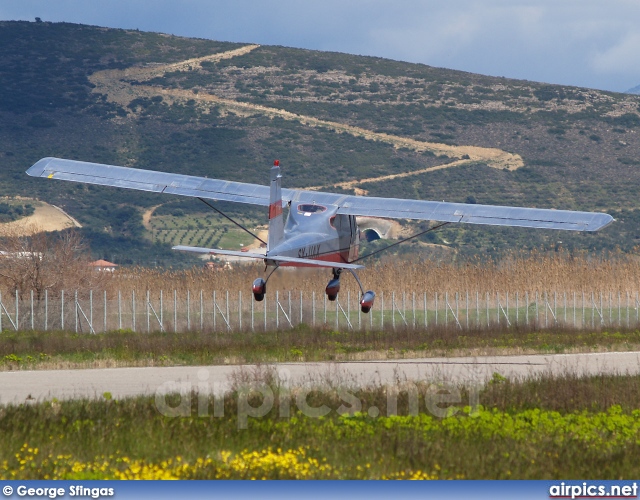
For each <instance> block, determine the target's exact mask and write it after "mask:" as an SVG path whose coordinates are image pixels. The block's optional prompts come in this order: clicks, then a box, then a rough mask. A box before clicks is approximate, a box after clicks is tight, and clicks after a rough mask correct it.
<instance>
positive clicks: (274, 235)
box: [267, 160, 284, 251]
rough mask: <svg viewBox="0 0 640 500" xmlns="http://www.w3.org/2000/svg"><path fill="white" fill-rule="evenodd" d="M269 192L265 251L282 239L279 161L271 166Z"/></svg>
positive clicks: (282, 221)
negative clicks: (267, 235) (267, 230)
mask: <svg viewBox="0 0 640 500" xmlns="http://www.w3.org/2000/svg"><path fill="white" fill-rule="evenodd" d="M270 179H271V192H270V197H269V238H268V239H267V251H269V250H271V249H272V248H274V247H275V246H277V245H278V244H279V243H280V242H281V241H282V240H283V239H284V220H283V218H282V190H281V187H280V181H281V179H282V176H281V175H280V161H278V160H276V161H274V162H273V167H271V176H270Z"/></svg>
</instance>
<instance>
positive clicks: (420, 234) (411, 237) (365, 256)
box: [350, 222, 451, 288]
mask: <svg viewBox="0 0 640 500" xmlns="http://www.w3.org/2000/svg"><path fill="white" fill-rule="evenodd" d="M447 224H451V222H443V223H442V224H438V225H437V226H433V227H430V228H429V229H426V230H425V231H422V232H421V233H418V234H414V235H413V236H409V237H408V238H405V239H404V240H400V241H396V242H395V243H392V244H391V245H387V246H386V247H384V248H380V249H378V250H375V251H374V252H371V253H368V254H366V255H363V256H362V257H358V258H357V259H355V260H352V261H351V262H350V264H353V263H354V262H358V261H359V260H362V259H366V258H367V257H371V256H372V255H375V254H377V253H380V252H384V251H385V250H389V249H390V248H391V247H395V246H396V245H399V244H400V243H404V242H405V241H409V240H412V239H414V238H417V237H418V236H422V235H423V234H426V233H428V232H429V231H435V230H436V229H440V228H441V227H442V226H446V225H447ZM360 288H362V285H360Z"/></svg>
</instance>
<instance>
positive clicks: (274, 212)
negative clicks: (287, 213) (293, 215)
mask: <svg viewBox="0 0 640 500" xmlns="http://www.w3.org/2000/svg"><path fill="white" fill-rule="evenodd" d="M279 215H282V200H278V201H276V202H275V203H272V204H271V205H269V219H270V220H271V219H275V218H276V217H278V216H279Z"/></svg>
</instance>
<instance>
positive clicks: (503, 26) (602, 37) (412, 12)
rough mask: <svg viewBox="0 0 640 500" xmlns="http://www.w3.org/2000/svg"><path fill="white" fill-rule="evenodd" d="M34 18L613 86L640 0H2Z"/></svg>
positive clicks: (638, 49) (636, 43)
mask: <svg viewBox="0 0 640 500" xmlns="http://www.w3.org/2000/svg"><path fill="white" fill-rule="evenodd" d="M36 17H40V18H41V19H42V20H43V21H53V22H59V21H65V22H72V23H81V24H91V25H97V26H106V27H111V28H133V29H140V30H143V31H157V32H162V33H169V34H174V35H180V36H186V37H198V38H209V39H214V40H221V41H230V42H244V43H259V44H263V45H284V46H288V47H298V48H306V49H313V50H323V51H336V52H345V53H349V54H359V55H368V56H378V57H386V58H390V59H395V60H399V61H408V62H414V63H423V64H428V65H430V66H436V67H442V68H450V69H458V70H463V71H469V72H473V73H481V74H484V75H491V76H504V77H507V78H518V79H524V80H533V81H538V82H547V83H557V84H563V85H575V86H580V87H590V88H596V89H601V90H610V91H616V92H624V91H626V90H628V89H630V88H632V87H636V86H637V85H640V0H528V1H525V0H322V1H307V0H228V1H223V0H182V1H177V0H99V1H95V0H0V20H29V21H33V20H34V19H35V18H36ZM0 50H1V49H0Z"/></svg>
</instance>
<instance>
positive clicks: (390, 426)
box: [0, 372, 640, 479]
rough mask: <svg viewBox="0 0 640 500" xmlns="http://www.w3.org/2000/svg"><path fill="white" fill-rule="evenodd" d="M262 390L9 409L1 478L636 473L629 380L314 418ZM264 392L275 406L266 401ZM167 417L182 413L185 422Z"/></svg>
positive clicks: (380, 392) (639, 414)
mask: <svg viewBox="0 0 640 500" xmlns="http://www.w3.org/2000/svg"><path fill="white" fill-rule="evenodd" d="M259 382H260V383H261V384H265V383H267V382H271V385H270V386H267V385H257V386H255V387H254V390H253V391H252V390H251V389H250V386H247V385H243V384H239V385H236V390H235V391H233V392H232V393H229V394H227V395H226V396H225V397H224V400H222V398H218V402H219V404H217V405H216V401H215V400H214V399H213V398H208V397H204V396H199V395H197V394H195V393H192V394H191V396H190V397H188V396H187V395H185V396H183V398H184V399H181V398H180V396H178V395H173V396H172V395H169V396H165V397H161V398H160V399H158V398H148V397H140V398H131V399H124V400H119V401H116V400H113V399H112V398H111V396H110V395H109V394H108V393H105V394H104V395H103V396H102V397H99V398H97V399H96V400H76V401H62V402H59V401H56V400H52V401H46V402H40V403H35V404H21V405H5V406H3V407H1V408H0V439H1V440H2V443H3V446H2V448H0V478H2V479H45V478H46V479H52V478H54V479H106V478H123V479H137V478H144V479H161V478H166V479H169V478H185V479H187V478H190V479H191V478H193V479H213V478H232V479H261V478H265V479H410V478H414V479H552V478H553V479H562V478H577V477H589V478H592V479H622V478H630V477H635V476H637V475H638V474H639V473H640V464H638V460H637V456H638V453H639V452H640V448H639V436H640V410H637V408H638V405H639V404H640V390H639V389H638V388H639V387H640V384H639V382H640V378H639V377H637V376H635V377H624V376H595V377H590V378H580V377H578V376H575V375H571V374H567V375H564V376H560V377H557V378H547V377H542V378H536V379H529V380H520V381H515V380H514V381H511V380H506V379H504V377H500V376H498V375H497V374H496V375H495V376H494V378H493V379H492V381H491V382H490V383H489V384H488V385H487V386H485V388H484V389H482V390H481V391H480V392H479V394H478V401H479V402H480V405H475V404H474V405H472V406H469V405H467V404H466V402H467V401H469V397H470V392H469V391H467V389H465V388H464V387H462V388H459V389H457V390H459V391H460V392H459V394H458V396H459V397H457V398H454V399H455V403H452V404H448V403H447V404H442V403H438V399H437V398H436V397H435V396H434V395H435V394H437V391H439V390H442V388H443V387H444V386H442V385H441V384H440V383H438V382H437V381H433V383H434V384H435V385H433V384H432V383H431V381H425V382H424V383H423V384H422V385H420V394H421V395H420V397H419V400H418V406H417V408H418V411H417V413H416V412H415V411H414V410H413V409H412V406H411V404H410V398H409V396H408V393H406V392H402V391H401V392H400V393H399V394H398V397H397V411H394V410H393V408H391V407H390V406H388V401H389V400H388V394H389V393H388V391H389V388H388V387H370V388H365V389H358V388H353V387H348V386H335V387H333V388H332V389H327V388H324V389H320V388H318V389H316V390H310V391H309V392H307V393H306V397H305V400H304V401H306V404H308V405H309V406H310V407H312V408H320V407H322V405H326V407H325V409H326V411H327V413H326V414H325V415H324V416H322V417H315V416H312V415H310V413H309V411H308V410H304V411H303V410H301V409H300V408H301V407H302V408H304V406H301V403H300V400H299V397H298V396H295V395H290V394H289V393H288V392H287V391H286V390H284V389H282V388H280V389H278V381H277V380H274V379H273V378H270V376H269V374H268V372H264V373H263V377H262V379H261V381H259ZM274 384H275V385H274ZM267 387H270V389H267ZM257 389H259V390H260V391H261V392H258V391H257ZM445 390H446V391H448V394H450V395H452V394H454V392H455V391H456V389H455V388H453V387H452V386H448V387H446V389H445ZM270 391H271V393H273V394H275V400H274V401H273V404H269V403H270V400H268V399H265V398H267V396H265V395H266V394H269V392H270ZM434 391H435V392H434ZM434 404H435V405H436V406H435V407H434V406H433V405H434ZM170 408H181V409H182V410H183V411H182V414H181V415H182V416H172V415H171V410H170ZM373 408H375V411H372V409H373ZM414 409H415V408H414ZM356 410H357V411H356ZM378 413H379V414H378ZM434 413H436V414H442V415H444V417H440V416H436V415H434ZM258 415H262V416H258Z"/></svg>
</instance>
